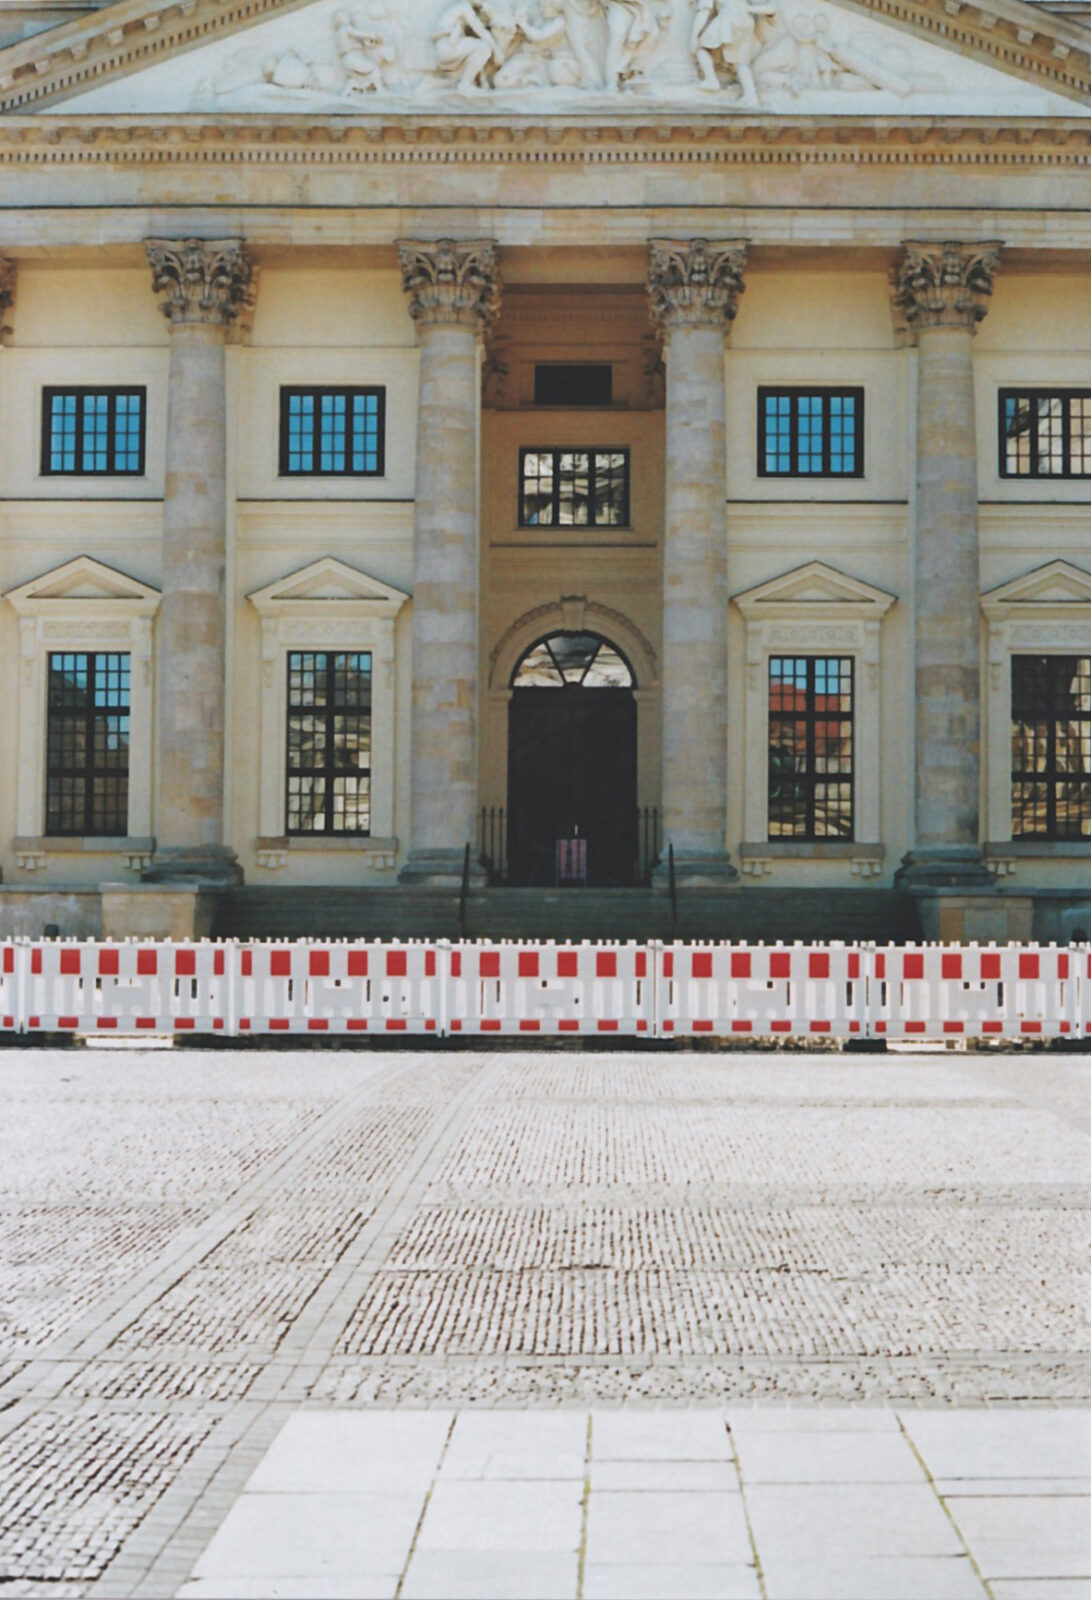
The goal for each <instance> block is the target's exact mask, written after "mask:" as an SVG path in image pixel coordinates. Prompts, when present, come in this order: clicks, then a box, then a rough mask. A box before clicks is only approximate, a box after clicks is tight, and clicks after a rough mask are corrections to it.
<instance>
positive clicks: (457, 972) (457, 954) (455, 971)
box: [451, 950, 462, 978]
mask: <svg viewBox="0 0 1091 1600" xmlns="http://www.w3.org/2000/svg"><path fill="white" fill-rule="evenodd" d="M461 976H462V951H461V950H452V951H451V977H452V978H461Z"/></svg>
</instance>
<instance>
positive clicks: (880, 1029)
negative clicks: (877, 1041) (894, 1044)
mask: <svg viewBox="0 0 1091 1600" xmlns="http://www.w3.org/2000/svg"><path fill="white" fill-rule="evenodd" d="M875 1032H876V1033H885V1032H886V1023H885V1022H884V1021H883V1020H882V1018H880V1019H879V1021H878V1022H877V1023H876V1024H875Z"/></svg>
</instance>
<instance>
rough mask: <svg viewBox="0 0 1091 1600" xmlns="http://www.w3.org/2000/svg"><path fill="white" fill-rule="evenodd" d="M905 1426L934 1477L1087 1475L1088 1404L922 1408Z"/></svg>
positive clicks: (1090, 1449) (1090, 1445)
mask: <svg viewBox="0 0 1091 1600" xmlns="http://www.w3.org/2000/svg"><path fill="white" fill-rule="evenodd" d="M905 1426H906V1431H907V1433H908V1434H909V1436H910V1438H911V1439H912V1440H913V1442H914V1444H915V1445H916V1446H917V1449H918V1450H919V1451H920V1453H921V1455H922V1456H923V1458H924V1460H925V1461H926V1463H927V1465H928V1470H929V1471H930V1472H931V1474H932V1476H933V1477H934V1478H943V1479H952V1478H1035V1477H1042V1478H1086V1477H1091V1407H1088V1408H1087V1409H1086V1410H1083V1409H1076V1408H1071V1409H1066V1411H1065V1412H1064V1414H1063V1415H1062V1416H1058V1415H1057V1414H1056V1413H1054V1412H1052V1411H1038V1412H1034V1411H1018V1412H1014V1411H1004V1410H996V1411H980V1412H968V1413H958V1414H957V1415H949V1414H947V1413H945V1412H941V1411H921V1412H918V1413H916V1414H914V1415H913V1416H910V1417H907V1419H906V1423H905Z"/></svg>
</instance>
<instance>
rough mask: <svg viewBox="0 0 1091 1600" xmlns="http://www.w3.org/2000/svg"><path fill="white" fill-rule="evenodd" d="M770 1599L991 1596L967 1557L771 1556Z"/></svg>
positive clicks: (767, 1567) (766, 1567) (980, 1599)
mask: <svg viewBox="0 0 1091 1600" xmlns="http://www.w3.org/2000/svg"><path fill="white" fill-rule="evenodd" d="M762 1576H763V1579H764V1583H765V1594H766V1597H767V1600H988V1591H987V1590H986V1589H985V1587H984V1585H983V1584H982V1583H981V1581H980V1580H979V1579H978V1577H977V1575H976V1574H975V1572H974V1570H973V1567H972V1566H971V1565H970V1562H969V1560H968V1559H967V1557H965V1556H955V1557H934V1556H932V1557H929V1556H924V1557H906V1556H899V1557H894V1558H881V1557H880V1558H874V1559H863V1560H861V1559H859V1558H856V1557H853V1556H852V1555H851V1554H848V1553H846V1555H845V1556H844V1557H843V1558H842V1559H840V1560H829V1559H824V1558H823V1556H822V1555H821V1553H819V1554H818V1555H816V1557H815V1559H814V1560H802V1561H801V1560H798V1559H797V1560H793V1559H792V1558H791V1557H790V1556H788V1557H781V1556H773V1557H770V1559H769V1561H768V1562H767V1563H766V1562H763V1566H762Z"/></svg>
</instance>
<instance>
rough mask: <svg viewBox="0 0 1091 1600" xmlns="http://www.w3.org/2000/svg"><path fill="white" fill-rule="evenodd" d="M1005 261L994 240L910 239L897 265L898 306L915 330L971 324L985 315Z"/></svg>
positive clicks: (902, 249)
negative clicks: (929, 240) (963, 242)
mask: <svg viewBox="0 0 1091 1600" xmlns="http://www.w3.org/2000/svg"><path fill="white" fill-rule="evenodd" d="M999 260H1000V245H999V244H998V243H997V242H996V241H995V240H988V241H986V242H985V243H984V244H959V243H957V241H953V240H950V239H945V240H943V241H942V242H941V243H938V244H932V243H928V242H922V241H920V240H916V239H910V240H907V241H906V243H905V244H903V245H902V248H901V250H900V251H899V253H898V259H897V261H896V262H895V264H894V305H895V307H896V309H897V310H898V311H900V312H901V313H902V315H903V316H904V318H905V320H906V323H907V324H908V326H909V328H910V329H911V330H912V331H913V332H914V333H915V332H917V331H918V330H919V329H921V328H969V329H970V330H971V332H972V331H973V329H974V328H975V327H976V326H977V324H978V323H979V322H980V321H981V320H982V319H983V317H984V315H985V312H986V311H987V310H988V306H987V305H986V304H985V302H986V300H987V299H988V297H989V295H991V294H992V292H993V274H994V273H995V271H996V268H997V264H998V262H999Z"/></svg>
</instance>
